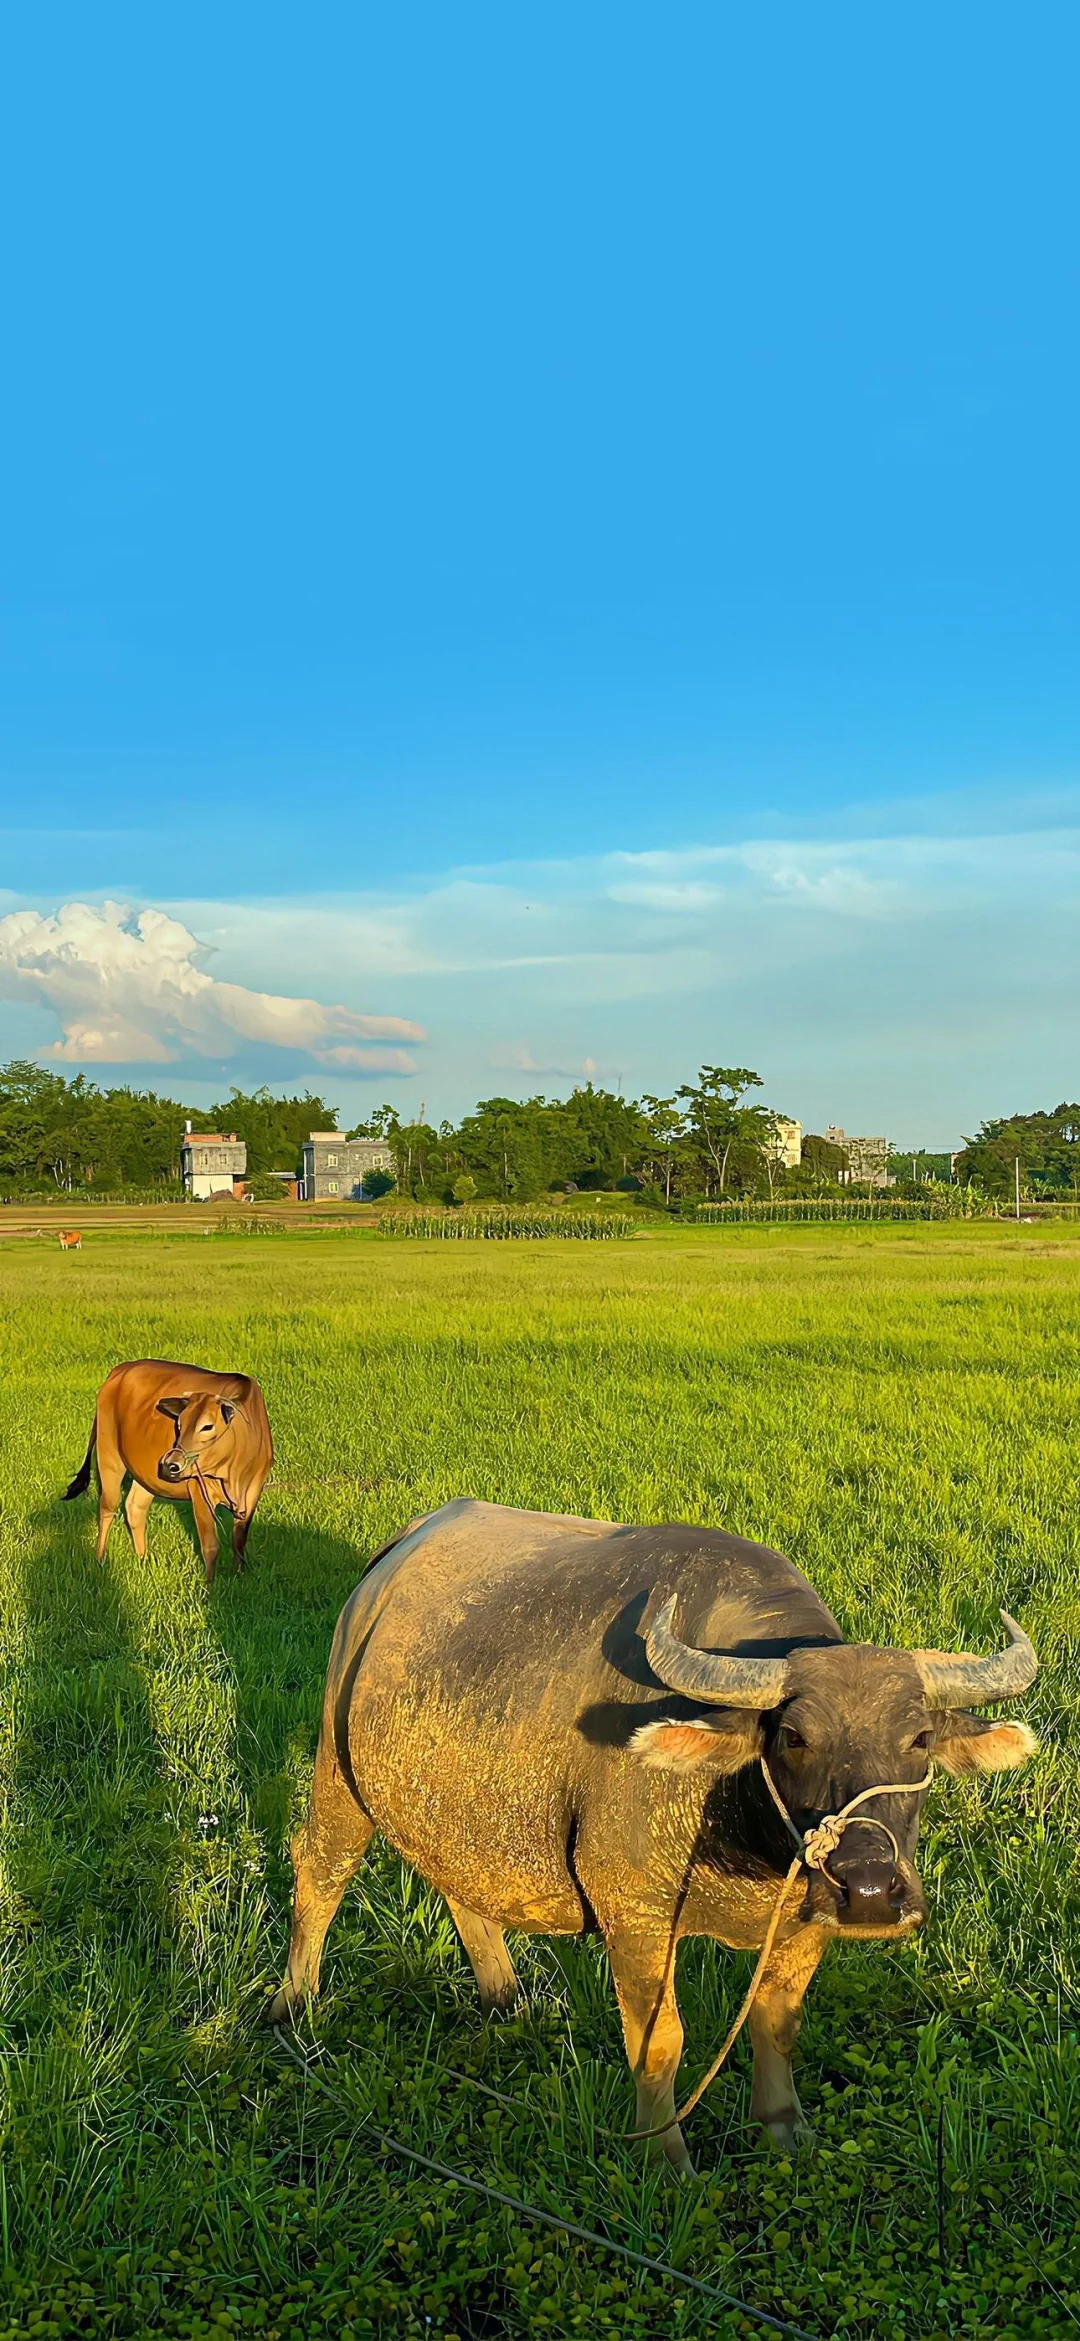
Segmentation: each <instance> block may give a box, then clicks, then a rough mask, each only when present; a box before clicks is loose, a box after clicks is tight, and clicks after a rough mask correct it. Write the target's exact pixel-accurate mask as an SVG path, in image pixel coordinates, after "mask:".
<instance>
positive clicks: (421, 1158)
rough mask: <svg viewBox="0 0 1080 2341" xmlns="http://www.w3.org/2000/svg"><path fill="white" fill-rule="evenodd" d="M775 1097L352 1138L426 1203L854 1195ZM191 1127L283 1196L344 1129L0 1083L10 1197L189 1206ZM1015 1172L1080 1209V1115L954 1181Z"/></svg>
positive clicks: (22, 1067) (583, 1101)
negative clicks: (330, 1133)
mask: <svg viewBox="0 0 1080 2341" xmlns="http://www.w3.org/2000/svg"><path fill="white" fill-rule="evenodd" d="M762 1087H763V1083H762V1080H761V1077H760V1075H759V1074H758V1073H756V1072H754V1070H753V1069H752V1068H751V1067H750V1066H747V1065H733V1066H732V1065H728V1066H724V1065H704V1066H702V1068H701V1071H700V1073H699V1075H698V1078H697V1080H696V1081H692V1082H683V1083H681V1084H680V1085H679V1086H678V1087H677V1088H676V1089H675V1091H674V1092H673V1094H672V1095H671V1096H670V1097H655V1096H652V1095H650V1094H648V1093H646V1094H645V1095H644V1096H642V1097H640V1098H624V1097H621V1096H619V1095H617V1094H616V1093H615V1092H614V1091H612V1090H609V1089H603V1088H597V1087H595V1086H594V1084H593V1083H592V1082H588V1083H585V1084H584V1085H583V1086H582V1087H580V1088H578V1089H575V1090H573V1091H572V1092H571V1094H570V1096H569V1097H568V1098H545V1097H530V1098H524V1099H521V1098H510V1097H489V1098H485V1099H482V1100H481V1102H480V1103H479V1104H478V1105H476V1106H475V1107H474V1109H473V1111H472V1112H471V1113H469V1114H466V1115H464V1116H463V1118H462V1120H461V1121H460V1122H459V1123H457V1124H454V1123H451V1122H446V1121H444V1122H441V1123H439V1124H438V1126H436V1125H435V1124H433V1123H430V1122H426V1121H419V1120H418V1121H409V1120H407V1119H404V1118H403V1117H402V1116H401V1115H400V1113H399V1112H398V1111H397V1109H396V1108H395V1107H393V1106H390V1105H382V1106H379V1107H377V1108H376V1110H375V1111H374V1112H373V1113H372V1114H371V1115H370V1116H369V1117H368V1119H367V1120H366V1121H363V1122H358V1123H356V1124H355V1125H354V1126H353V1128H352V1129H351V1130H350V1131H349V1132H348V1135H349V1136H350V1137H373V1138H381V1139H383V1140H384V1141H385V1143H386V1144H387V1145H388V1146H389V1148H390V1151H391V1154H392V1156H393V1161H394V1178H393V1183H394V1184H395V1185H396V1187H397V1189H398V1191H399V1192H400V1193H402V1194H409V1195H414V1196H416V1197H418V1198H419V1199H421V1200H432V1201H448V1200H456V1201H458V1202H465V1201H468V1200H471V1199H472V1198H473V1197H476V1198H478V1199H487V1198H500V1199H504V1200H512V1201H513V1200H516V1201H520V1202H529V1201H534V1200H535V1199H536V1198H537V1197H538V1196H541V1195H544V1194H549V1193H552V1192H559V1191H562V1192H566V1191H568V1190H569V1191H573V1190H574V1189H579V1190H582V1191H588V1190H590V1189H592V1190H597V1189H607V1190H610V1189H612V1188H623V1189H624V1190H626V1191H636V1192H639V1193H641V1194H642V1195H643V1196H644V1197H645V1198H646V1200H648V1201H650V1202H654V1203H657V1204H667V1205H673V1204H678V1203H680V1202H682V1201H689V1200H696V1199H700V1198H704V1199H706V1200H713V1201H718V1200H722V1199H723V1198H724V1197H732V1198H735V1197H739V1196H746V1195H751V1196H754V1195H763V1196H770V1195H771V1196H776V1197H779V1196H783V1195H791V1196H800V1195H801V1196H813V1195H829V1194H840V1193H843V1192H850V1191H851V1183H850V1174H849V1171H848V1165H847V1160H846V1157H845V1155H844V1152H843V1150H842V1148H840V1147H838V1146H835V1145H832V1144H830V1142H829V1141H828V1140H827V1139H826V1138H824V1137H821V1136H818V1135H815V1134H814V1133H812V1132H811V1133H809V1134H808V1135H807V1136H805V1137H804V1138H803V1141H802V1160H801V1162H800V1163H799V1164H798V1165H794V1166H789V1165H786V1164H785V1160H784V1155H785V1137H786V1127H785V1125H786V1117H785V1116H784V1115H782V1114H780V1113H779V1112H777V1111H776V1110H775V1109H774V1108H773V1107H771V1106H768V1105H766V1104H765V1103H764V1102H763V1100H762V1099H761V1097H760V1095H759V1092H760V1091H761V1089H762ZM188 1121H190V1123H191V1126H192V1129H193V1130H195V1131H198V1130H235V1131H236V1132H237V1134H238V1136H239V1137H241V1138H243V1139H244V1140H245V1142H246V1145H247V1158H248V1179H249V1182H250V1184H251V1186H252V1189H253V1191H254V1192H255V1193H256V1194H259V1193H260V1192H261V1193H262V1194H264V1195H267V1194H276V1193H279V1192H280V1186H279V1185H278V1184H276V1183H275V1181H274V1180H273V1179H272V1178H271V1177H270V1175H269V1174H270V1173H272V1172H274V1171H278V1172H287V1173H290V1174H295V1173H296V1172H297V1171H298V1170H299V1168H300V1163H301V1149H302V1147H303V1143H304V1140H305V1139H306V1138H307V1137H308V1135H309V1133H310V1132H311V1131H312V1130H336V1129H337V1128H339V1126H340V1124H339V1115H338V1109H337V1107H336V1106H334V1105H332V1104H331V1103H329V1102H328V1100H327V1099H326V1098H324V1097H320V1096H318V1095H316V1094H315V1093H314V1092H312V1091H311V1090H304V1091H303V1092H302V1093H300V1094H298V1095H295V1096H292V1097H275V1096H274V1095H273V1094H272V1092H271V1091H270V1090H269V1089H267V1088H260V1089H255V1090H252V1091H250V1092H246V1091H244V1090H240V1089H233V1090H231V1091H230V1093H229V1095H228V1097H227V1098H225V1099H223V1100H222V1101H221V1102H220V1103H219V1104H216V1105H213V1106H210V1107H206V1108H204V1107H198V1106H185V1105H183V1104H180V1103H178V1102H177V1101H176V1099H174V1098H168V1097H159V1096H158V1095H157V1094H156V1093H155V1092H154V1091H153V1090H142V1089H134V1088H131V1087H128V1086H125V1085H121V1086H119V1087H117V1088H110V1089H106V1088H100V1087H99V1086H98V1084H97V1083H96V1082H94V1081H92V1080H90V1079H88V1077H87V1076H86V1075H85V1074H83V1073H77V1074H75V1075H74V1076H73V1077H72V1078H71V1079H68V1078H67V1077H66V1076H65V1075H63V1074H61V1073H55V1072H53V1071H52V1070H50V1069H47V1068H45V1067H42V1066H40V1065H35V1064H32V1063H29V1062H27V1061H25V1060H16V1061H14V1062H13V1063H11V1064H8V1065H5V1066H3V1067H0V1193H3V1194H7V1195H15V1196H17V1195H20V1194H22V1195H31V1194H44V1193H48V1192H52V1193H57V1192H61V1193H68V1194H75V1193H79V1194H85V1195H86V1196H87V1197H88V1198H90V1197H92V1196H93V1195H94V1194H98V1195H104V1194H117V1193H119V1194H125V1193H126V1194H144V1195H145V1194H152V1195H158V1196H162V1197H166V1196H169V1195H179V1194H180V1193H181V1192H182V1189H181V1186H180V1146H181V1141H182V1138H183V1132H184V1125H185V1123H186V1122H188ZM1017 1156H1019V1158H1020V1166H1021V1183H1022V1188H1023V1192H1024V1193H1025V1194H1026V1195H1028V1196H1033V1197H1035V1198H1041V1197H1045V1198H1047V1199H1049V1198H1052V1197H1053V1196H1055V1195H1057V1196H1076V1197H1077V1199H1080V1106H1069V1105H1061V1106H1057V1107H1055V1108H1054V1109H1053V1111H1052V1112H1041V1113H1034V1114H1014V1115H1010V1116H1006V1117H1004V1118H1001V1119H998V1120H992V1121H987V1122H984V1123H982V1125H981V1126H980V1128H979V1130H978V1131H977V1132H976V1134H975V1136H974V1137H973V1138H969V1139H968V1140H967V1141H966V1142H965V1146H964V1149H963V1151H962V1152H961V1153H960V1154H959V1156H958V1157H957V1158H956V1161H955V1169H954V1172H953V1173H952V1175H955V1177H956V1178H957V1179H958V1180H959V1181H960V1182H961V1183H962V1184H968V1183H970V1182H972V1181H974V1182H975V1183H977V1184H978V1185H979V1186H980V1187H982V1188H983V1189H984V1190H985V1191H986V1192H987V1193H988V1194H990V1195H1001V1196H1004V1195H1008V1194H1011V1193H1012V1191H1013V1185H1014V1179H1015V1163H1016V1159H1017ZM890 1171H891V1173H892V1175H893V1176H894V1177H895V1179H896V1181H897V1186H898V1190H899V1192H901V1193H903V1192H904V1191H905V1188H911V1189H913V1191H918V1190H919V1189H920V1188H921V1187H922V1185H923V1184H924V1183H925V1182H926V1180H927V1179H932V1178H941V1177H947V1176H949V1175H950V1167H949V1158H948V1157H947V1156H945V1157H942V1156H940V1155H939V1156H934V1155H930V1154H927V1153H925V1152H922V1151H920V1150H918V1149H916V1150H914V1152H913V1153H912V1152H906V1151H904V1150H893V1153H892V1155H891V1157H890ZM390 1183H391V1182H390V1180H389V1179H385V1180H379V1179H376V1180H375V1181H373V1182H371V1184H373V1185H375V1186H378V1185H389V1184H390ZM855 1191H856V1192H857V1191H858V1189H857V1188H856V1190H855Z"/></svg>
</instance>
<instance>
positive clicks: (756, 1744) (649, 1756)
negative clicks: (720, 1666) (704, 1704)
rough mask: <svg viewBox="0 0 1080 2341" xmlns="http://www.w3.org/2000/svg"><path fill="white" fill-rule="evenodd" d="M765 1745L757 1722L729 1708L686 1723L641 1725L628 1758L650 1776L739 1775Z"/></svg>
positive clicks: (669, 1721)
mask: <svg viewBox="0 0 1080 2341" xmlns="http://www.w3.org/2000/svg"><path fill="white" fill-rule="evenodd" d="M764 1744H765V1737H764V1733H763V1732H762V1729H761V1721H760V1718H759V1717H758V1716H757V1715H755V1714H753V1713H752V1712H747V1713H746V1714H743V1713H741V1712H740V1710H739V1709H738V1708H728V1709H726V1710H725V1712H724V1713H723V1715H717V1716H712V1715H708V1716H706V1715H701V1716H694V1717H692V1718H691V1720H690V1722H688V1723H681V1722H676V1721H674V1720H673V1719H672V1718H670V1717H667V1716H665V1717H664V1719H663V1720H662V1721H661V1722H659V1723H643V1724H642V1725H641V1727H640V1729H639V1730H637V1731H635V1733H634V1736H633V1738H632V1740H631V1742H630V1750H631V1754H632V1755H635V1756H636V1757H637V1759H638V1762H639V1763H641V1764H644V1765H645V1767H646V1769H647V1770H648V1771H649V1772H702V1771H710V1772H716V1773H721V1774H722V1773H725V1772H741V1771H742V1769H743V1767H744V1765H746V1764H752V1763H753V1762H754V1760H755V1758H756V1757H758V1756H760V1754H761V1751H762V1748H763V1747H764Z"/></svg>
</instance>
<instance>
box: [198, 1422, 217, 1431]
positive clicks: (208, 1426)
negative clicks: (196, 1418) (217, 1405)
mask: <svg viewBox="0 0 1080 2341" xmlns="http://www.w3.org/2000/svg"><path fill="white" fill-rule="evenodd" d="M213 1428H214V1426H213V1423H212V1422H201V1423H200V1424H199V1430H200V1433H201V1432H203V1431H212V1430H213Z"/></svg>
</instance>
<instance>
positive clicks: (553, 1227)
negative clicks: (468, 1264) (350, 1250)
mask: <svg viewBox="0 0 1080 2341" xmlns="http://www.w3.org/2000/svg"><path fill="white" fill-rule="evenodd" d="M638 1225H639V1223H638V1222H637V1221H636V1220H633V1219H631V1218H630V1216H629V1213H627V1212H620V1211H574V1212H570V1211H565V1210H563V1211H560V1210H548V1211H544V1210H515V1209H514V1208H513V1207H512V1206H511V1207H509V1208H507V1207H506V1206H505V1205H503V1206H501V1207H500V1206H498V1205H496V1206H494V1207H492V1208H491V1209H490V1210H484V1211H384V1212H383V1213H382V1216H381V1218H380V1220H379V1233H380V1235H384V1236H440V1237H443V1238H444V1239H447V1240H449V1241H450V1242H454V1241H455V1240H456V1241H457V1242H462V1241H464V1242H468V1241H469V1240H470V1239H474V1238H479V1239H481V1240H482V1241H485V1242H487V1243H492V1242H495V1243H499V1242H501V1241H503V1240H505V1239H506V1238H507V1237H510V1236H530V1237H532V1236H562V1237H569V1238H571V1239H573V1238H577V1239H578V1240H579V1241H580V1242H583V1243H603V1242H604V1241H605V1239H606V1238H608V1237H611V1236H630V1235H634V1234H635V1233H636V1232H637V1230H638Z"/></svg>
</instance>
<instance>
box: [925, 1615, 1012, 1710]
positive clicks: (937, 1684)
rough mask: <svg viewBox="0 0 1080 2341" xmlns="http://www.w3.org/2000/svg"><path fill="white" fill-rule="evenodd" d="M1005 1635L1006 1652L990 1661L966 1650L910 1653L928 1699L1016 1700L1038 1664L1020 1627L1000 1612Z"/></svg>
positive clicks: (957, 1703) (977, 1703)
mask: <svg viewBox="0 0 1080 2341" xmlns="http://www.w3.org/2000/svg"><path fill="white" fill-rule="evenodd" d="M1001 1615H1002V1617H1003V1619H1004V1621H1005V1625H1006V1628H1007V1631H1008V1636H1009V1647H1008V1649H1007V1650H996V1651H995V1652H994V1656H993V1657H992V1658H972V1657H970V1656H969V1655H968V1653H967V1652H966V1651H962V1650H961V1651H958V1652H955V1653H949V1652H947V1651H944V1650H913V1651H912V1654H911V1655H912V1657H913V1658H914V1660H915V1664H916V1666H917V1667H918V1669H919V1673H920V1675H921V1676H922V1684H923V1689H924V1691H925V1692H926V1696H927V1698H928V1699H932V1700H933V1701H935V1702H936V1703H937V1704H938V1705H940V1706H945V1707H961V1706H972V1707H982V1706H989V1705H990V1704H991V1702H992V1701H993V1700H995V1699H1016V1698H1018V1697H1019V1695H1020V1692H1021V1691H1026V1690H1027V1687H1028V1684H1029V1683H1033V1682H1034V1680H1035V1677H1036V1675H1037V1673H1038V1671H1039V1661H1038V1659H1037V1658H1036V1656H1035V1652H1034V1650H1033V1649H1032V1647H1031V1644H1030V1642H1029V1641H1028V1638H1027V1635H1026V1634H1025V1632H1024V1629H1023V1627H1022V1626H1018V1625H1017V1623H1016V1619H1015V1618H1011V1617H1010V1616H1009V1613H1008V1610H1007V1609H1003V1610H1002V1612H1001Z"/></svg>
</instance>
